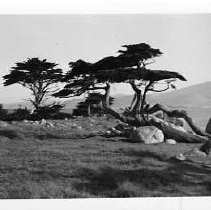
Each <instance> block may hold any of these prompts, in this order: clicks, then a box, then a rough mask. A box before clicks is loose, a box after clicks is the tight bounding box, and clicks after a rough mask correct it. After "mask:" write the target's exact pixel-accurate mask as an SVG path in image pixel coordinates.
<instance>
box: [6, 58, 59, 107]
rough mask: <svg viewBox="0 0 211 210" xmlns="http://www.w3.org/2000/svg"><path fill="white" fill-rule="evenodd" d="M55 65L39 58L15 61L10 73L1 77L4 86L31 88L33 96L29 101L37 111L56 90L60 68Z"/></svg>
mask: <svg viewBox="0 0 211 210" xmlns="http://www.w3.org/2000/svg"><path fill="white" fill-rule="evenodd" d="M57 65H58V64H55V63H51V62H48V61H47V60H46V59H44V60H40V59H39V58H29V59H28V60H27V61H24V62H20V63H16V65H15V66H14V67H12V69H11V71H10V73H9V74H7V75H5V76H4V77H3V78H4V86H9V85H13V84H20V85H22V86H24V87H26V88H28V89H29V90H31V92H32V95H33V97H32V99H30V102H31V103H32V105H33V106H34V107H35V110H36V111H39V109H40V107H41V106H42V104H43V103H44V102H45V101H46V99H48V97H49V96H50V95H51V94H52V93H54V91H58V89H56V83H57V82H59V81H61V79H62V70H61V69H59V68H56V67H57Z"/></svg>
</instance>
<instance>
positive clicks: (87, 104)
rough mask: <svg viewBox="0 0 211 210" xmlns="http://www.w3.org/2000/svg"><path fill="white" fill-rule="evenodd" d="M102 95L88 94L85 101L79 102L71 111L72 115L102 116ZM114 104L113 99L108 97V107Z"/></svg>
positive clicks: (96, 93)
mask: <svg viewBox="0 0 211 210" xmlns="http://www.w3.org/2000/svg"><path fill="white" fill-rule="evenodd" d="M103 97H104V96H103V94H101V93H98V92H93V93H89V94H88V96H87V97H86V99H85V101H82V102H79V103H78V104H77V107H76V108H75V109H74V110H73V115H82V116H86V115H90V114H103V107H102V102H103ZM113 102H114V98H113V97H111V96H110V97H109V105H112V104H113Z"/></svg>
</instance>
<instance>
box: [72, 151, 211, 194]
mask: <svg viewBox="0 0 211 210" xmlns="http://www.w3.org/2000/svg"><path fill="white" fill-rule="evenodd" d="M133 155H134V154H133ZM138 155H140V157H150V158H153V159H156V160H159V161H163V162H165V163H166V162H167V163H168V164H167V166H166V167H164V168H163V167H160V168H156V167H154V168H153V167H151V166H150V167H147V165H142V166H140V167H138V168H137V169H133V168H132V169H122V170H121V169H119V168H118V169H117V168H111V167H102V168H98V169H95V170H93V169H89V168H84V169H81V170H79V171H78V173H77V175H76V176H77V177H80V179H81V180H83V181H81V182H79V183H75V184H74V187H75V189H77V190H79V191H80V190H83V191H87V192H88V193H91V194H93V195H101V196H105V197H140V196H156V193H154V191H157V192H161V194H160V195H159V196H187V195H196V193H198V194H197V195H211V182H210V181H209V180H210V178H209V176H210V173H211V168H206V167H204V166H203V165H198V164H193V163H188V162H178V161H175V160H171V159H168V160H166V157H163V156H159V155H157V154H155V153H152V152H146V151H145V152H139V154H138ZM125 183H127V184H125ZM125 185H126V187H125ZM123 186H124V187H123ZM196 186H198V187H200V189H201V190H199V191H198V192H196V190H195V189H194V188H195V187H196ZM184 187H189V190H188V191H187V192H186V190H184ZM203 189H205V191H203Z"/></svg>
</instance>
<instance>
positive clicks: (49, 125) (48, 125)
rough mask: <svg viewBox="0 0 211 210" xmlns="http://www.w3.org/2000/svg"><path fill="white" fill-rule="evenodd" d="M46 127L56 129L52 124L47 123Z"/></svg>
mask: <svg viewBox="0 0 211 210" xmlns="http://www.w3.org/2000/svg"><path fill="white" fill-rule="evenodd" d="M46 126H47V127H52V128H54V125H53V124H52V123H51V122H46Z"/></svg>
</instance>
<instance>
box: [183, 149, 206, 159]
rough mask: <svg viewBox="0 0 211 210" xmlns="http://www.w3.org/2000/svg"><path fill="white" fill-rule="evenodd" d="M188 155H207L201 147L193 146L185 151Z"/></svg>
mask: <svg viewBox="0 0 211 210" xmlns="http://www.w3.org/2000/svg"><path fill="white" fill-rule="evenodd" d="M184 155H185V156H186V157H187V156H207V155H206V153H205V152H203V151H201V150H200V149H199V148H193V149H192V150H190V151H189V152H186V153H184Z"/></svg>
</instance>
